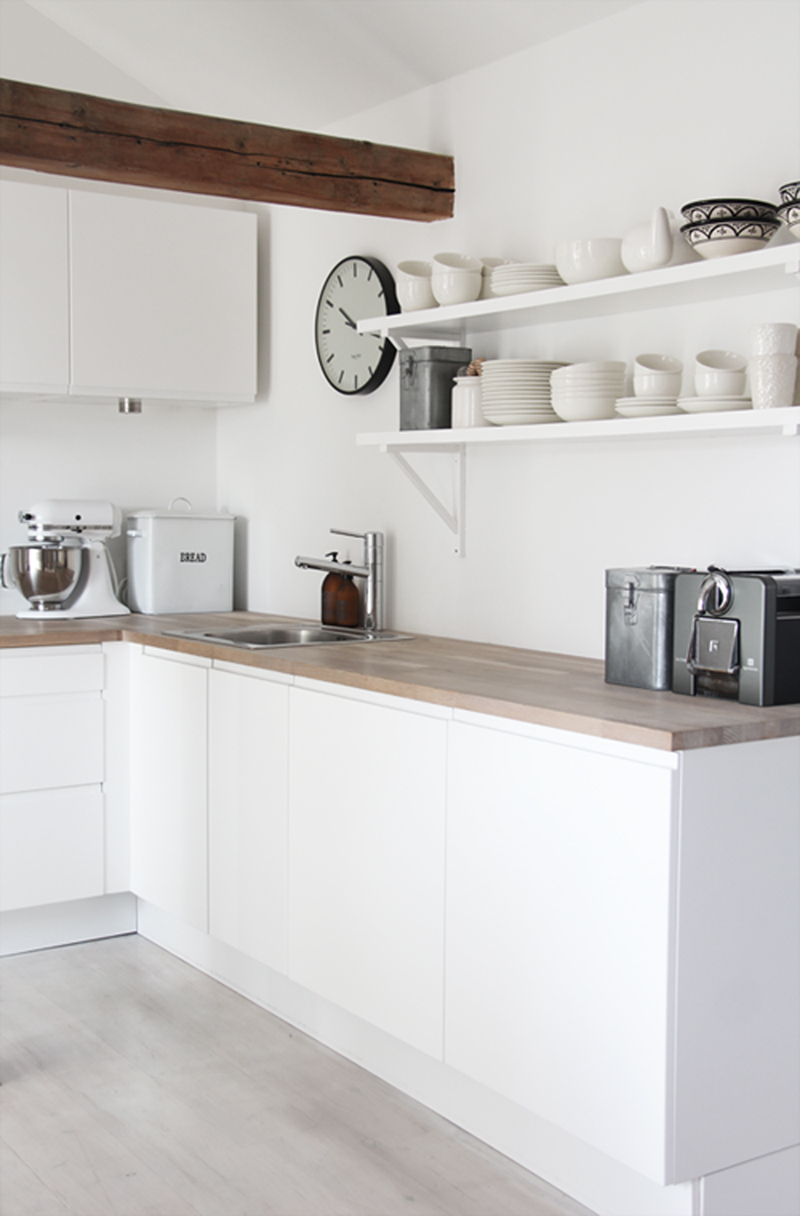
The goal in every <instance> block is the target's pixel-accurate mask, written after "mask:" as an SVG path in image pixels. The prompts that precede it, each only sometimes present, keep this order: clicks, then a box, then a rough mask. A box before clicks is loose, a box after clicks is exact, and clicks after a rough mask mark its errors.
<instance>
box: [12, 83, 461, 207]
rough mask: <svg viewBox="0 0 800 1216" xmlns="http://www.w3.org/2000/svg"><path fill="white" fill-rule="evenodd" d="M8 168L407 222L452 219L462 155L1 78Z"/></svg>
mask: <svg viewBox="0 0 800 1216" xmlns="http://www.w3.org/2000/svg"><path fill="white" fill-rule="evenodd" d="M0 164H2V165H9V166H13V167H14V168H17V169H34V170H36V171H38V172H40V173H57V174H61V175H62V176H68V177H85V178H92V179H94V180H96V181H106V182H123V183H126V184H128V185H133V186H150V187H154V188H157V189H161V190H180V191H187V192H189V193H192V194H212V195H218V196H220V197H223V198H244V199H251V200H254V201H257V202H262V203H277V204H281V205H284V206H290V207H313V208H317V209H319V210H322V211H349V212H355V213H357V214H360V215H380V216H388V217H391V218H394V219H404V220H426V221H430V220H441V219H449V218H450V216H452V214H453V202H454V198H455V184H454V169H453V158H452V157H450V156H440V155H438V154H436V153H433V152H416V151H413V150H412V149H409V148H393V147H388V146H385V145H383V144H373V143H368V142H366V141H363V140H356V139H338V138H335V137H334V136H330V135H315V134H313V133H311V132H307V131H290V130H285V129H283V128H281V127H265V126H261V125H259V124H257V123H249V122H235V121H232V120H230V119H225V118H210V117H206V116H205V115H203V114H187V113H183V112H182V111H179V110H162V109H156V108H153V107H151V106H136V105H129V104H128V103H127V102H120V101H109V100H108V99H106V98H102V97H91V96H89V95H88V94H84V93H71V92H66V91H64V90H62V89H49V88H43V87H41V86H39V85H32V84H24V83H21V82H18V81H13V80H0Z"/></svg>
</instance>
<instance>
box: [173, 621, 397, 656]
mask: <svg viewBox="0 0 800 1216" xmlns="http://www.w3.org/2000/svg"><path fill="white" fill-rule="evenodd" d="M168 636H169V637H173V638H188V639H190V640H191V641H194V642H211V643H214V644H216V645H221V646H236V647H237V648H239V649H240V650H272V649H274V648H275V647H277V646H321V645H331V644H332V643H339V642H396V641H400V640H401V639H403V638H407V637H409V636H410V635H409V634H407V633H386V632H381V633H370V632H369V631H367V630H364V629H334V628H331V627H330V626H326V625H235V626H233V627H232V628H230V629H200V630H188V629H181V630H177V629H175V630H170V631H169V635H168Z"/></svg>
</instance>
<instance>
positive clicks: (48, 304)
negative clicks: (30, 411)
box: [0, 181, 69, 393]
mask: <svg viewBox="0 0 800 1216" xmlns="http://www.w3.org/2000/svg"><path fill="white" fill-rule="evenodd" d="M68 384H69V286H68V254H67V191H66V190H63V189H60V188H58V187H55V186H38V185H35V186H34V185H29V184H28V183H25V182H9V181H4V182H0V391H6V392H11V391H14V390H18V391H22V392H42V393H66V391H67V385H68Z"/></svg>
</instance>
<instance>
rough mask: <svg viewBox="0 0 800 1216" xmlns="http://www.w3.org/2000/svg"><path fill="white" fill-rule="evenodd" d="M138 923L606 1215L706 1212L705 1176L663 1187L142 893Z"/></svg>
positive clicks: (664, 1215)
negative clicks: (701, 1188)
mask: <svg viewBox="0 0 800 1216" xmlns="http://www.w3.org/2000/svg"><path fill="white" fill-rule="evenodd" d="M138 923H139V932H140V933H141V934H142V936H143V937H146V938H148V940H149V941H152V942H154V943H155V944H156V945H159V946H162V947H163V948H164V949H165V950H168V951H169V952H170V953H171V954H175V955H176V956H177V957H178V958H182V959H184V960H185V961H186V962H188V963H191V964H192V966H194V967H197V968H198V969H199V970H200V971H203V972H205V973H206V974H207V975H210V976H212V977H213V978H214V979H217V980H220V981H221V982H222V983H223V984H225V985H226V986H227V987H229V988H232V989H233V990H234V991H236V992H239V993H240V994H241V995H242V996H245V997H247V998H248V999H249V1000H251V1001H253V1002H254V1003H255V1004H257V1005H260V1006H261V1007H262V1008H264V1009H267V1010H269V1011H270V1012H271V1013H274V1014H276V1015H277V1016H278V1017H279V1018H282V1019H283V1020H284V1021H286V1022H289V1023H290V1024H291V1025H293V1026H296V1027H297V1028H298V1029H299V1030H302V1031H304V1032H305V1033H306V1034H308V1035H310V1037H311V1038H314V1039H316V1040H317V1041H318V1042H320V1043H324V1044H325V1046H326V1047H330V1048H332V1050H334V1051H337V1052H339V1054H340V1055H343V1056H345V1057H346V1058H347V1059H349V1060H352V1061H353V1062H354V1063H355V1064H359V1065H361V1067H363V1068H365V1069H367V1070H368V1071H369V1072H371V1073H373V1074H374V1075H375V1076H378V1077H380V1078H381V1079H382V1080H384V1081H386V1082H388V1083H389V1084H390V1085H393V1086H395V1088H396V1089H399V1090H401V1091H402V1092H403V1093H406V1094H408V1095H409V1097H411V1098H414V1099H416V1100H417V1101H419V1102H422V1103H423V1104H424V1105H425V1106H427V1107H429V1108H430V1109H431V1110H433V1111H435V1112H436V1113H437V1114H439V1115H442V1116H443V1117H444V1118H446V1119H449V1120H450V1121H451V1122H452V1123H455V1124H456V1125H457V1126H458V1127H461V1128H463V1129H464V1130H465V1131H467V1132H469V1133H471V1134H472V1135H474V1136H476V1137H477V1138H478V1139H480V1140H482V1141H484V1142H485V1143H486V1144H489V1145H491V1147H492V1148H495V1149H497V1150H498V1151H499V1152H501V1153H503V1154H504V1155H505V1156H507V1157H510V1158H511V1159H512V1160H513V1161H516V1162H518V1163H519V1164H520V1165H522V1166H524V1167H525V1168H526V1169H528V1170H530V1171H531V1172H532V1173H534V1174H536V1175H537V1176H538V1177H540V1178H543V1179H545V1181H547V1182H549V1183H550V1184H551V1185H552V1186H555V1187H558V1188H559V1189H560V1190H562V1191H564V1193H565V1194H567V1195H570V1196H571V1197H572V1198H574V1199H577V1200H578V1201H579V1202H580V1203H583V1204H585V1205H586V1206H587V1207H588V1208H590V1209H591V1210H592V1211H594V1212H597V1213H598V1216H698V1211H697V1203H696V1196H697V1187H696V1184H694V1183H692V1182H685V1183H680V1184H679V1185H677V1186H660V1185H659V1184H658V1183H656V1182H653V1181H651V1180H650V1179H648V1178H645V1177H643V1176H642V1175H640V1174H637V1173H635V1172H634V1171H633V1170H631V1169H629V1168H628V1166H625V1165H622V1164H621V1163H620V1162H618V1161H615V1160H613V1158H611V1157H608V1156H606V1154H604V1153H601V1152H599V1151H598V1150H597V1149H594V1148H592V1147H591V1146H590V1145H588V1144H585V1143H584V1142H583V1141H581V1140H578V1139H576V1138H575V1137H574V1136H571V1135H569V1134H568V1133H567V1132H564V1131H562V1130H561V1129H560V1128H558V1127H555V1126H554V1125H553V1124H552V1123H548V1122H547V1121H546V1120H544V1119H540V1118H538V1117H537V1116H536V1115H533V1114H531V1112H530V1111H526V1110H524V1109H523V1108H522V1107H520V1106H518V1105H517V1104H516V1103H514V1102H510V1101H509V1100H508V1099H506V1098H503V1097H501V1096H500V1095H498V1094H496V1093H494V1092H493V1091H492V1090H489V1089H487V1088H486V1087H485V1086H483V1085H480V1084H479V1083H478V1082H476V1081H473V1080H471V1079H470V1078H469V1077H466V1076H464V1075H463V1074H462V1073H459V1072H456V1071H455V1070H454V1069H452V1068H449V1067H447V1066H446V1065H444V1064H443V1063H442V1062H441V1061H440V1060H436V1059H433V1058H432V1057H430V1056H427V1055H425V1054H424V1053H423V1052H421V1051H418V1050H417V1049H416V1048H413V1047H409V1046H407V1044H405V1043H402V1042H400V1040H399V1039H395V1038H393V1037H392V1036H391V1035H388V1034H386V1033H384V1032H383V1031H381V1030H377V1029H376V1028H375V1027H374V1026H370V1025H369V1024H368V1023H366V1022H363V1021H362V1020H361V1019H360V1018H357V1017H355V1016H354V1015H352V1014H350V1013H347V1012H346V1011H345V1010H343V1009H340V1008H339V1007H338V1006H336V1005H333V1004H331V1003H330V1002H329V1001H326V1000H323V999H322V998H321V997H317V996H314V994H313V993H311V992H309V991H308V990H307V989H305V988H301V987H300V986H299V985H298V984H295V983H293V982H292V981H291V980H289V979H287V978H286V976H284V975H280V974H279V973H278V972H276V971H273V970H271V969H270V968H269V967H266V966H264V965H263V964H261V963H257V962H255V961H254V960H253V959H251V958H248V957H247V956H246V955H243V954H241V953H240V952H239V951H238V950H234V949H233V948H232V947H230V946H226V945H225V944H224V943H222V942H220V941H218V940H216V939H215V938H212V937H209V936H208V935H207V934H205V933H201V932H200V931H199V930H197V929H193V928H191V927H190V926H189V925H186V924H184V923H183V922H182V921H179V920H176V919H175V918H174V917H172V916H169V915H167V914H166V913H164V912H161V911H160V910H159V909H158V908H155V907H153V905H152V904H147V903H145V902H144V901H142V900H140V901H139V916H138ZM732 1216H733V1214H732ZM737 1216H738V1213H737Z"/></svg>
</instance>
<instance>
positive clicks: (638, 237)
mask: <svg viewBox="0 0 800 1216" xmlns="http://www.w3.org/2000/svg"><path fill="white" fill-rule="evenodd" d="M672 245H673V241H672V229H671V228H670V223H669V216H668V214H667V212H666V210H665V209H664V207H656V209H655V211H654V212H653V218H652V219H651V221H650V223H649V224H639V225H637V227H636V228H632V229H631V231H630V232H629V233H628V234H627V236H625V237H623V238H622V264H623V265H624V267H625V269H626V270H630V271H632V272H634V271H637V270H655V269H656V268H657V267H659V266H666V265H667V264H668V263H669V261H670V259H671V258H672Z"/></svg>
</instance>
